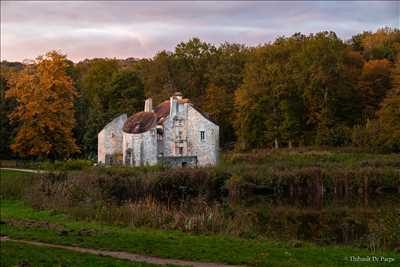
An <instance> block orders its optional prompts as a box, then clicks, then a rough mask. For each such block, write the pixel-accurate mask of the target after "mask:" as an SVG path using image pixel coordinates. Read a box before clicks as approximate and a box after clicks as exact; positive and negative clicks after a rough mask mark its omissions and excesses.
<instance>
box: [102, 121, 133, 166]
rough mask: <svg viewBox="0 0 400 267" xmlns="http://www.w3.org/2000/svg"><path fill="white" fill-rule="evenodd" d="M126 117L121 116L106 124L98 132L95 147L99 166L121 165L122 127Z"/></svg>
mask: <svg viewBox="0 0 400 267" xmlns="http://www.w3.org/2000/svg"><path fill="white" fill-rule="evenodd" d="M127 119H128V116H127V115H126V114H122V115H120V116H118V117H117V118H115V119H113V120H112V121H111V122H110V123H109V124H107V125H106V126H105V127H104V128H103V130H101V132H99V134H98V136H97V138H98V145H97V160H98V162H99V163H101V164H109V165H111V164H120V163H122V157H123V153H122V144H123V134H122V127H123V126H124V124H125V122H126V120H127Z"/></svg>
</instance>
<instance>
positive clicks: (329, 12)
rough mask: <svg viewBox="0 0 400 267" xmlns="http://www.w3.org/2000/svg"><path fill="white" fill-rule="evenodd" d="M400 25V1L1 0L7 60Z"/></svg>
mask: <svg viewBox="0 0 400 267" xmlns="http://www.w3.org/2000/svg"><path fill="white" fill-rule="evenodd" d="M399 25H400V2H398V1H391V2H390V1H388V2H386V1H385V2H384V1H376V2H375V1H356V2H344V1H321V2H317V1H304V2H302V1H293V2H291V1H283V2H282V1H281V2H273V1H264V2H261V1H255V2H249V1H243V2H240V1H233V2H229V1H224V2H212V1H204V2H201V1H177V2H166V1H158V2H156V1H154V2H138V1H121V2H115V1H114V2H107V1H99V2H96V1H65V2H63V1H47V2H40V1H34V2H21V1H1V60H8V61H22V60H24V59H34V58H36V57H37V56H39V55H42V54H44V53H46V52H47V51H50V50H58V51H60V52H62V53H64V54H67V56H68V58H69V59H71V60H73V61H80V60H83V59H85V58H95V57H109V58H128V57H135V58H144V57H153V56H154V55H155V54H156V53H157V52H159V51H162V50H170V51H172V50H173V49H174V47H175V46H176V44H178V43H180V42H182V41H188V40H189V39H190V38H192V37H199V38H200V39H201V40H203V41H206V42H210V43H213V44H216V45H218V44H220V43H222V42H225V41H228V42H238V43H242V44H246V45H249V46H253V45H258V44H263V43H266V42H270V41H273V40H274V39H275V38H277V37H278V36H282V35H285V36H290V35H292V34H294V33H296V32H302V33H305V34H308V33H315V32H319V31H325V30H328V31H335V32H336V33H337V34H338V36H339V37H340V38H342V39H344V40H346V39H349V38H351V36H352V35H354V34H357V33H360V32H363V31H366V30H368V31H375V30H377V29H378V28H381V27H384V26H389V27H397V28H398V27H399Z"/></svg>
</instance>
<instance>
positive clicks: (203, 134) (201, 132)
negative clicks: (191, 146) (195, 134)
mask: <svg viewBox="0 0 400 267" xmlns="http://www.w3.org/2000/svg"><path fill="white" fill-rule="evenodd" d="M200 140H201V141H204V140H206V132H205V131H200Z"/></svg>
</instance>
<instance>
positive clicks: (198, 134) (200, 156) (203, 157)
mask: <svg viewBox="0 0 400 267" xmlns="http://www.w3.org/2000/svg"><path fill="white" fill-rule="evenodd" d="M187 112H188V115H187V117H188V120H187V136H188V154H189V155H193V156H197V161H198V166H207V165H216V164H217V163H218V157H219V126H218V125H216V124H215V123H213V122H212V121H210V120H208V119H207V118H205V117H204V116H203V115H202V114H201V113H200V112H199V111H197V110H196V109H195V108H194V107H192V106H191V105H188V111H187ZM202 132H203V134H202ZM202 135H203V137H204V138H202Z"/></svg>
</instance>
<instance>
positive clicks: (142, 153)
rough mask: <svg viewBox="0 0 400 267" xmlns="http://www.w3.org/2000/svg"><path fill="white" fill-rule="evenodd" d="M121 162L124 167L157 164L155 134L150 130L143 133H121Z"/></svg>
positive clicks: (153, 130) (154, 130)
mask: <svg viewBox="0 0 400 267" xmlns="http://www.w3.org/2000/svg"><path fill="white" fill-rule="evenodd" d="M122 147H123V148H122V149H123V162H124V164H125V165H131V166H143V165H155V164H157V155H158V151H157V150H158V149H157V133H156V128H152V129H150V130H148V131H146V132H144V133H140V134H130V133H125V132H124V133H123V146H122Z"/></svg>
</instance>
